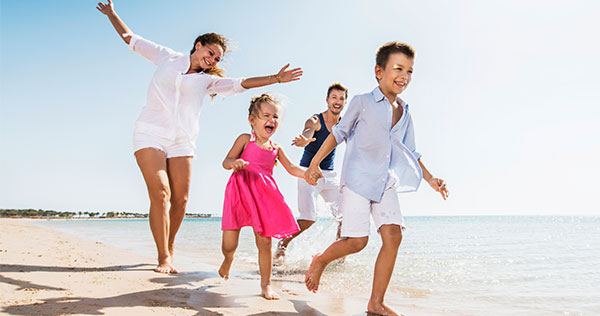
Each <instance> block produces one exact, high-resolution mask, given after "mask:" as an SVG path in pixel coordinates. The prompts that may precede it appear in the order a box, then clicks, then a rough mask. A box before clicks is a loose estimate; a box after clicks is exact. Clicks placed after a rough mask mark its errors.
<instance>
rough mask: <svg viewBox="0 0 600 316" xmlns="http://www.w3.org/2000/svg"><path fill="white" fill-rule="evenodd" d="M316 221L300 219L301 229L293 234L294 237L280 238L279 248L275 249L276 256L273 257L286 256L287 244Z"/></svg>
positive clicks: (299, 225)
mask: <svg viewBox="0 0 600 316" xmlns="http://www.w3.org/2000/svg"><path fill="white" fill-rule="evenodd" d="M314 223H315V221H309V220H306V219H299V220H298V227H300V231H299V232H297V233H295V234H293V235H292V237H290V238H284V239H282V240H280V241H279V242H278V243H277V250H275V256H274V257H273V258H274V259H279V258H281V257H285V250H286V249H287V246H288V245H289V243H290V241H292V239H294V238H296V237H298V235H300V234H302V232H303V231H305V230H307V229H308V228H309V227H310V226H312V224H314Z"/></svg>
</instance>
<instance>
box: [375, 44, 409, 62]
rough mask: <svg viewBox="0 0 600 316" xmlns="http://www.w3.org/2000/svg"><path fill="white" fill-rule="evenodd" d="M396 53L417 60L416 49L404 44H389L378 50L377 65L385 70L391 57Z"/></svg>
mask: <svg viewBox="0 0 600 316" xmlns="http://www.w3.org/2000/svg"><path fill="white" fill-rule="evenodd" d="M394 53H402V54H404V55H406V57H408V58H415V49H414V48H412V47H411V46H410V45H408V44H406V43H402V42H397V41H393V42H389V43H385V44H384V45H383V46H381V47H379V48H378V49H377V55H376V57H375V63H376V64H377V66H379V67H381V68H385V66H386V65H387V62H388V60H389V59H390V55H391V54H394Z"/></svg>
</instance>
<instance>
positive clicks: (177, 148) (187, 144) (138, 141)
mask: <svg viewBox="0 0 600 316" xmlns="http://www.w3.org/2000/svg"><path fill="white" fill-rule="evenodd" d="M195 147H196V146H195V145H194V143H193V142H192V141H190V140H189V139H188V138H187V137H179V138H176V139H175V140H170V139H167V138H162V137H157V136H152V135H148V134H144V133H140V132H134V133H133V152H134V153H135V152H136V151H138V150H140V149H144V148H155V149H158V150H160V151H162V152H164V153H165V156H166V158H175V157H188V156H191V157H194V149H195Z"/></svg>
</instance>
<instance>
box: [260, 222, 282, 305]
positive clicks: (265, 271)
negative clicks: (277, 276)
mask: <svg viewBox="0 0 600 316" xmlns="http://www.w3.org/2000/svg"><path fill="white" fill-rule="evenodd" d="M254 238H255V240H256V247H257V248H258V268H259V270H260V289H261V295H262V296H264V297H265V298H266V299H268V300H278V299H279V298H280V297H279V294H277V292H275V290H273V288H272V287H271V273H272V269H273V256H272V254H271V237H262V236H260V235H259V233H257V232H254Z"/></svg>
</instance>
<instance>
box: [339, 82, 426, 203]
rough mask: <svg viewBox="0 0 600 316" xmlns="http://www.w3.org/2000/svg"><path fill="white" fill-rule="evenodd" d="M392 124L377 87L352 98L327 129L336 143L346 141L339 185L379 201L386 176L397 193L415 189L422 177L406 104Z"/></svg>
mask: <svg viewBox="0 0 600 316" xmlns="http://www.w3.org/2000/svg"><path fill="white" fill-rule="evenodd" d="M396 102H397V103H398V104H399V105H401V106H402V107H403V108H404V111H403V114H402V117H401V118H400V120H399V121H398V122H397V123H396V125H394V126H393V127H392V117H393V109H392V105H391V104H390V102H389V101H388V99H387V98H386V97H385V96H384V95H383V93H382V92H381V90H380V89H379V87H376V88H375V89H373V91H371V92H369V93H364V94H359V95H356V96H354V97H353V98H352V100H351V101H350V103H349V104H348V109H347V110H346V113H345V114H344V116H343V117H342V119H341V121H340V122H339V123H338V124H337V125H335V126H334V127H333V129H332V131H331V133H332V134H333V136H334V137H335V140H336V141H337V143H338V144H339V143H341V142H342V141H344V140H345V141H346V142H347V144H346V153H345V155H344V164H343V166H342V175H341V179H340V181H341V182H340V184H341V185H342V186H347V187H348V188H349V189H350V190H352V191H354V192H356V193H358V194H360V195H361V196H363V197H365V198H367V199H369V200H371V201H374V202H380V201H381V198H382V196H383V191H384V189H385V185H386V183H387V181H388V179H389V177H390V176H392V177H395V178H396V179H397V190H398V191H399V192H411V191H416V190H417V188H418V187H419V183H420V182H421V179H422V178H423V173H422V170H421V167H420V166H419V162H418V161H417V159H419V158H420V157H421V154H419V153H418V152H417V151H416V147H415V131H414V127H413V123H412V119H411V117H410V113H409V112H408V104H406V102H404V101H403V100H402V99H400V98H399V97H398V98H397V99H396Z"/></svg>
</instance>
